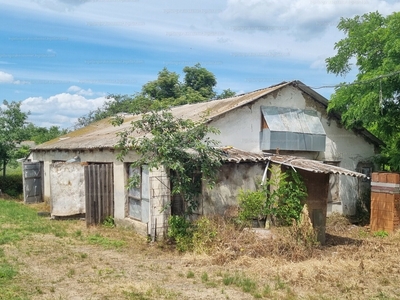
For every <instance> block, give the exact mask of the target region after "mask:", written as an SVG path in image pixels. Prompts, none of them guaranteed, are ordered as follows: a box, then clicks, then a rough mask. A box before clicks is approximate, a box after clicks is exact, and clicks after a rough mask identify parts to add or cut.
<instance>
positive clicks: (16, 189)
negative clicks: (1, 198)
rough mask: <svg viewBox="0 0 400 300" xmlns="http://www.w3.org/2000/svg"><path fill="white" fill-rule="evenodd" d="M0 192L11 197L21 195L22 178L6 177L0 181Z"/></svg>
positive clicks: (16, 176) (18, 176)
mask: <svg viewBox="0 0 400 300" xmlns="http://www.w3.org/2000/svg"><path fill="white" fill-rule="evenodd" d="M0 190H1V192H2V193H5V194H7V195H9V196H11V197H17V196H19V195H21V194H22V192H23V186H22V176H21V175H20V174H15V175H7V176H6V177H4V178H2V179H1V180H0Z"/></svg>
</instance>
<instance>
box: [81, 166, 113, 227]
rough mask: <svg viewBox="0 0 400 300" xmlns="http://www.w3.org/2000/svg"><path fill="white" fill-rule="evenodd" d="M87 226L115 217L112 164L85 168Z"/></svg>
mask: <svg viewBox="0 0 400 300" xmlns="http://www.w3.org/2000/svg"><path fill="white" fill-rule="evenodd" d="M85 198H86V199H85V203H86V225H87V226H90V225H95V224H101V223H102V222H103V221H104V220H105V219H106V218H107V217H109V216H114V182H113V165H112V164H94V165H88V166H85Z"/></svg>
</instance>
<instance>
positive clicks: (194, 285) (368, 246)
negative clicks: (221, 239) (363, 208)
mask: <svg viewBox="0 0 400 300" xmlns="http://www.w3.org/2000/svg"><path fill="white" fill-rule="evenodd" d="M29 209H30V208H29ZM14 210H15V209H14ZM18 216H19V215H17V217H18ZM17 217H16V216H15V215H14V217H13V218H14V219H15V218H17ZM5 218H6V217H3V216H2V212H1V211H0V229H1V231H0V292H1V293H0V299H69V300H70V299H71V300H73V299H76V300H78V299H93V300H95V299H142V300H146V299H179V300H182V299H255V298H262V299H315V300H317V299H400V264H399V262H400V256H399V251H400V247H399V242H400V234H398V233H394V234H391V235H389V236H386V233H385V232H378V233H375V234H372V233H370V232H369V231H368V227H361V226H355V225H351V224H349V223H347V222H345V221H343V220H342V219H340V220H341V221H340V222H339V221H338V222H330V223H329V224H328V228H327V232H328V234H327V245H325V246H320V247H317V248H316V249H314V250H313V252H312V254H310V257H309V258H307V259H295V261H290V259H288V257H290V256H287V255H282V256H279V255H271V256H266V257H250V256H248V255H242V256H241V255H238V256H236V257H235V258H233V259H225V260H220V259H218V255H219V254H218V253H219V252H218V250H216V252H215V254H213V253H211V254H208V255H205V254H193V253H185V254H182V253H179V252H178V251H176V250H174V249H173V247H172V245H170V244H168V243H165V242H155V243H152V242H148V241H147V240H146V239H145V238H143V237H141V236H138V235H136V234H135V233H134V232H132V231H129V230H124V229H120V228H110V227H105V226H97V227H90V228H87V227H86V224H85V222H84V221H80V220H74V221H71V220H70V221H56V220H48V218H46V217H41V218H40V219H39V220H37V221H36V220H35V221H34V222H31V223H29V227H24V225H22V224H23V223H18V222H12V223H10V222H2V220H3V221H4V220H5ZM24 218H25V217H24ZM21 219H22V218H21ZM36 222H39V223H36ZM35 226H36V227H35ZM17 227H18V228H19V229H18V230H19V231H15V229H16V228H17ZM21 230H22V231H21ZM23 230H25V231H26V232H28V233H27V234H22V233H21V232H23ZM16 232H19V238H15V239H13V236H14V234H16ZM276 234H279V232H274V231H273V230H272V235H270V234H267V235H262V236H260V237H259V240H260V241H261V243H264V244H266V243H273V242H274V240H273V239H271V236H274V235H275V236H276ZM221 250H225V249H221ZM284 251H287V249H286V250H285V249H282V252H284ZM217 252H218V253H217ZM253 256H257V255H253ZM293 257H294V256H293ZM6 264H7V266H11V267H12V268H14V269H15V270H17V271H16V273H15V274H14V275H13V276H9V281H2V277H3V279H5V278H6V277H7V276H6V273H5V271H4V266H5V265H6ZM1 266H3V273H2V271H1V270H2V269H1ZM2 274H3V276H2Z"/></svg>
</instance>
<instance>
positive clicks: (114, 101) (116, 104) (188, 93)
mask: <svg viewBox="0 0 400 300" xmlns="http://www.w3.org/2000/svg"><path fill="white" fill-rule="evenodd" d="M183 73H184V74H185V76H184V80H183V82H181V81H179V74H177V73H175V72H171V71H169V70H168V69H167V68H163V69H162V70H161V71H160V72H158V76H157V79H155V80H152V81H149V82H148V83H146V84H144V85H143V86H142V90H141V91H140V92H138V93H135V94H133V95H131V96H128V95H109V96H108V101H106V102H105V103H104V104H103V106H102V107H101V108H98V109H97V110H95V111H91V112H89V114H88V115H86V116H82V117H80V118H79V119H78V122H77V123H76V124H75V127H76V128H80V127H83V126H87V125H89V124H90V123H92V122H95V121H99V120H102V119H104V118H107V117H112V116H115V115H117V114H120V113H129V114H139V113H147V112H149V111H152V110H162V109H167V108H169V107H172V106H177V105H183V104H188V103H197V102H204V101H209V100H210V99H213V98H216V99H222V98H227V97H232V96H234V95H235V92H233V91H232V90H230V89H227V90H223V91H222V93H221V94H220V95H217V93H216V92H215V91H214V87H215V86H216V84H217V81H216V78H215V76H214V74H213V73H212V72H210V71H208V70H207V69H205V68H203V67H201V65H200V64H196V65H194V66H193V67H189V66H186V67H184V68H183Z"/></svg>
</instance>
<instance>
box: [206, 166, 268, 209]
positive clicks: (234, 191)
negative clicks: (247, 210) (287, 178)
mask: <svg viewBox="0 0 400 300" xmlns="http://www.w3.org/2000/svg"><path fill="white" fill-rule="evenodd" d="M264 169H265V165H264V164H263V163H258V164H257V163H241V164H237V163H226V164H224V165H223V166H222V167H221V170H220V171H219V173H218V178H217V181H216V184H215V186H214V187H213V188H212V189H210V188H207V187H206V186H203V193H202V194H203V196H202V199H201V207H200V209H199V212H200V213H201V214H203V215H221V216H223V215H226V214H227V213H231V210H232V209H234V208H235V207H237V205H238V200H237V197H238V195H239V191H240V190H241V189H244V190H255V189H256V186H257V183H259V182H261V179H262V175H263V172H264Z"/></svg>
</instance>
